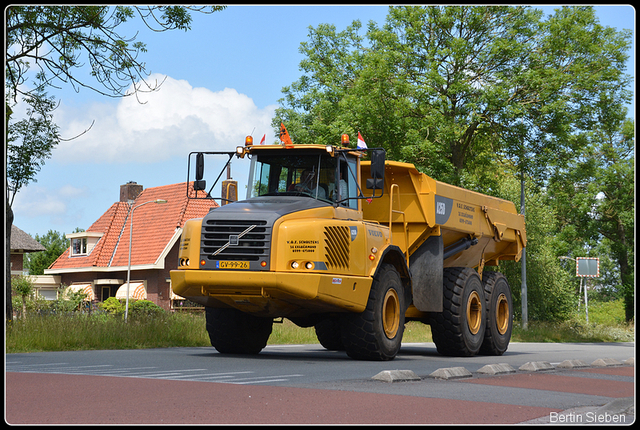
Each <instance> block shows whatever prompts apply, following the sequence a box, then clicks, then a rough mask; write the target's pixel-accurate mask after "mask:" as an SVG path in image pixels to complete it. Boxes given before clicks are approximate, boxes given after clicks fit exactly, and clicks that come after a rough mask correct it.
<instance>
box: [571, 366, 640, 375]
mask: <svg viewBox="0 0 640 430" xmlns="http://www.w3.org/2000/svg"><path fill="white" fill-rule="evenodd" d="M635 369H636V368H635V367H631V366H623V367H592V368H589V369H576V370H574V371H575V372H586V373H600V374H602V375H615V376H635Z"/></svg>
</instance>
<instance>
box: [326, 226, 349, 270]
mask: <svg viewBox="0 0 640 430" xmlns="http://www.w3.org/2000/svg"><path fill="white" fill-rule="evenodd" d="M324 244H325V247H324V250H325V259H326V263H327V267H328V268H329V269H348V268H349V245H350V244H351V232H350V231H349V227H347V226H332V227H325V228H324Z"/></svg>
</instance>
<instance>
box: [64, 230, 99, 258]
mask: <svg viewBox="0 0 640 430" xmlns="http://www.w3.org/2000/svg"><path fill="white" fill-rule="evenodd" d="M103 234H104V233H97V232H93V231H83V232H80V233H71V234H67V235H66V236H67V238H68V239H71V257H79V256H84V255H89V254H91V251H92V250H93V247H94V246H96V244H97V243H98V241H99V240H100V238H101V237H102V235H103Z"/></svg>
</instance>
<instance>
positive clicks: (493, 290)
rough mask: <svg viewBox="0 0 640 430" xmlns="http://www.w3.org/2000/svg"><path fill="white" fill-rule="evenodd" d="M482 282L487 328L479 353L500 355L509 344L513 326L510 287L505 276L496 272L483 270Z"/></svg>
mask: <svg viewBox="0 0 640 430" xmlns="http://www.w3.org/2000/svg"><path fill="white" fill-rule="evenodd" d="M482 284H483V286H484V294H485V300H486V303H487V328H486V330H485V334H484V341H483V342H482V347H481V348H480V353H481V354H486V355H502V354H504V352H505V351H506V350H507V347H508V346H509V341H510V340H511V330H512V328H513V308H512V301H511V288H509V283H508V282H507V278H505V277H504V275H503V274H502V273H498V272H485V273H484V274H483V275H482Z"/></svg>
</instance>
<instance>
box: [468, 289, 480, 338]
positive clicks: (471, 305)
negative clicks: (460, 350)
mask: <svg viewBox="0 0 640 430" xmlns="http://www.w3.org/2000/svg"><path fill="white" fill-rule="evenodd" d="M467 325H468V326H469V331H470V332H471V334H478V331H480V326H481V325H482V301H481V300H480V295H479V294H478V292H477V291H472V292H471V294H469V300H468V301H467Z"/></svg>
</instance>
